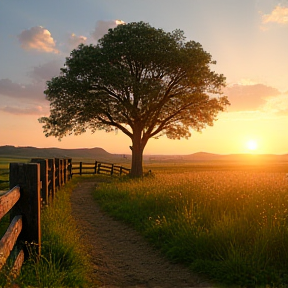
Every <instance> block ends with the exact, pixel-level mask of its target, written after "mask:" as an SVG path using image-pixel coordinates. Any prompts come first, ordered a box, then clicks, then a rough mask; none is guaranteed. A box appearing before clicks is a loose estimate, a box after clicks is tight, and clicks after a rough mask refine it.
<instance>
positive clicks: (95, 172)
mask: <svg viewBox="0 0 288 288" xmlns="http://www.w3.org/2000/svg"><path fill="white" fill-rule="evenodd" d="M97 163H98V162H97V161H95V167H94V174H97Z"/></svg>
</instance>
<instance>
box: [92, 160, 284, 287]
mask: <svg viewBox="0 0 288 288" xmlns="http://www.w3.org/2000/svg"><path fill="white" fill-rule="evenodd" d="M208 166H209V167H208ZM208 166H207V167H206V168H204V166H203V165H200V166H197V165H196V166H195V165H181V166H177V165H174V166H173V167H172V166H168V165H165V166H162V167H161V166H156V165H154V167H153V168H152V171H153V172H154V175H155V177H154V178H153V177H150V178H145V179H143V180H138V181H135V180H133V181H132V180H128V181H122V180H121V179H120V180H117V179H115V180H114V181H113V183H110V184H109V183H102V184H101V186H100V188H99V189H97V191H96V192H95V194H94V196H95V199H96V200H97V201H98V202H99V203H100V204H101V205H102V206H103V207H104V209H105V210H107V211H109V213H110V214H111V215H113V216H114V217H116V218H117V219H121V220H122V221H125V222H127V223H129V224H131V225H133V227H135V229H137V230H138V231H140V232H141V233H142V234H143V235H144V236H145V237H146V238H147V239H149V240H150V241H151V243H152V244H153V245H154V246H156V247H158V248H159V249H160V250H161V251H162V252H163V253H164V254H165V255H166V256H167V257H168V258H169V259H171V260H172V261H175V262H181V263H184V264H185V265H187V266H189V267H190V268H191V270H192V271H194V272H197V273H200V274H204V275H205V276H208V277H209V278H210V279H212V280H213V281H216V282H217V283H221V284H225V285H228V286H231V285H236V286H237V285H238V286H242V287H288V248H287V247H288V246H287V243H288V193H287V192H288V180H287V178H286V173H287V166H286V165H276V164H275V165H273V166H269V165H267V166H265V167H264V166H249V167H248V168H249V169H247V167H244V166H243V167H242V166H241V167H240V166H233V165H232V166H231V165H229V166H224V165H223V164H222V165H214V166H213V165H208ZM147 168H151V167H147Z"/></svg>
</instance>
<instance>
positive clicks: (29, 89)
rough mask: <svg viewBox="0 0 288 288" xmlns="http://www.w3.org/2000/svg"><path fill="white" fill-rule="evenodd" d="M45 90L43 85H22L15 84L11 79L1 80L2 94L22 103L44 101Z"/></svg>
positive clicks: (0, 88)
mask: <svg viewBox="0 0 288 288" xmlns="http://www.w3.org/2000/svg"><path fill="white" fill-rule="evenodd" d="M44 89H45V85H44V84H43V83H39V84H27V85H22V84H18V83H14V82H12V81H11V80H10V79H0V94H2V95H4V96H6V97H12V98H14V99H18V100H20V101H23V100H25V101H26V100H30V101H34V102H35V101H37V102H38V101H44V100H45V95H44V93H43V91H44Z"/></svg>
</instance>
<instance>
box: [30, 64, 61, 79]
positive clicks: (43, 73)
mask: <svg viewBox="0 0 288 288" xmlns="http://www.w3.org/2000/svg"><path fill="white" fill-rule="evenodd" d="M61 67H63V63H62V61H59V60H54V61H50V62H47V63H45V64H43V65H39V66H37V67H33V68H32V71H30V72H29V73H28V75H29V76H30V77H31V78H32V80H33V82H36V83H39V82H42V83H45V82H46V81H48V80H50V79H51V78H52V77H55V76H59V74H60V68H61Z"/></svg>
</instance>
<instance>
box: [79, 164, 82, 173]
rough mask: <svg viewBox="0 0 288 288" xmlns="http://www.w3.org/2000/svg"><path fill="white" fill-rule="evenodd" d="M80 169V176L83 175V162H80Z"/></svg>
mask: <svg viewBox="0 0 288 288" xmlns="http://www.w3.org/2000/svg"><path fill="white" fill-rule="evenodd" d="M79 170H80V171H79V173H80V176H81V175H82V162H80V163H79Z"/></svg>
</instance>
